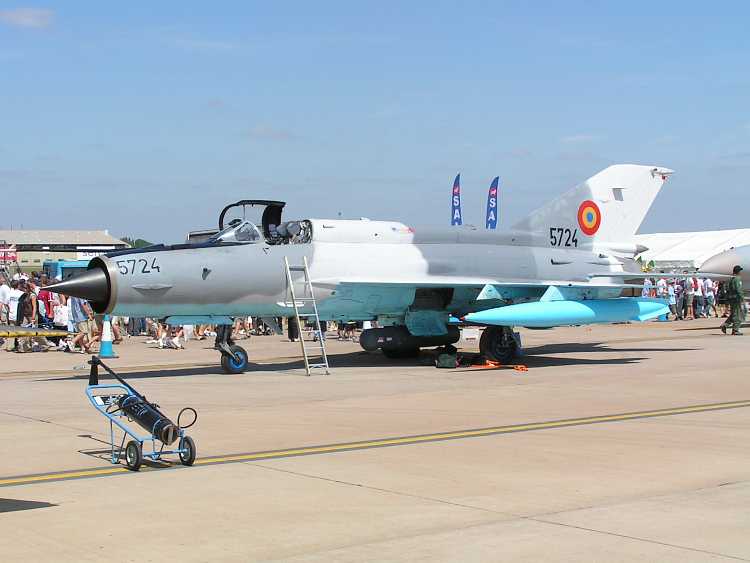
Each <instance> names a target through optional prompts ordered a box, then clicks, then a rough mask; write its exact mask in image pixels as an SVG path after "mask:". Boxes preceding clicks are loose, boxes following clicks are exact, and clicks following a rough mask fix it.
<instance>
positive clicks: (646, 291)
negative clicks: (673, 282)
mask: <svg viewBox="0 0 750 563" xmlns="http://www.w3.org/2000/svg"><path fill="white" fill-rule="evenodd" d="M653 287H654V284H653V282H652V281H651V278H645V279H644V280H643V289H642V290H641V297H651V290H652V289H653Z"/></svg>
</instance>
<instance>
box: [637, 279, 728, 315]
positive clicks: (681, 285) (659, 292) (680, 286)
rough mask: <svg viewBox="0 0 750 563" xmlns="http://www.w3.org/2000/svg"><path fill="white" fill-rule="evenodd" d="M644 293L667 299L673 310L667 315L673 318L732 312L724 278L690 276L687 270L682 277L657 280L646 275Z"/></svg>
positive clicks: (647, 295) (670, 308) (648, 295)
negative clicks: (713, 278)
mask: <svg viewBox="0 0 750 563" xmlns="http://www.w3.org/2000/svg"><path fill="white" fill-rule="evenodd" d="M641 295H642V296H643V297H658V298H661V299H666V300H667V303H668V304H669V310H670V315H668V319H669V320H673V321H687V320H693V319H698V318H704V317H705V318H708V317H711V316H713V317H716V318H719V317H727V316H728V315H729V305H728V302H727V299H726V290H725V282H723V281H721V282H719V281H716V280H712V279H710V278H706V277H698V276H690V275H689V274H688V272H687V271H685V272H683V275H682V276H680V277H675V278H663V277H660V278H658V279H657V280H656V283H654V282H653V281H652V280H651V279H650V278H646V279H645V280H644V282H643V291H642V293H641Z"/></svg>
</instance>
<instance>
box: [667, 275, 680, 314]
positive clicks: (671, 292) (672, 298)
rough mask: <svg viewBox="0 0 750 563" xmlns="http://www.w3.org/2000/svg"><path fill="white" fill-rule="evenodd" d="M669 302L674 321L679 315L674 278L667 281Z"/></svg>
mask: <svg viewBox="0 0 750 563" xmlns="http://www.w3.org/2000/svg"><path fill="white" fill-rule="evenodd" d="M666 298H667V303H668V305H669V312H670V313H672V315H674V318H673V319H672V320H673V321H676V320H677V319H678V318H679V317H678V316H677V299H676V297H675V293H674V280H669V282H668V283H667V297H666Z"/></svg>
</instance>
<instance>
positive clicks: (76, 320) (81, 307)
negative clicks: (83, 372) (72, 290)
mask: <svg viewBox="0 0 750 563" xmlns="http://www.w3.org/2000/svg"><path fill="white" fill-rule="evenodd" d="M68 303H69V304H70V319H71V321H72V322H73V325H74V326H75V329H76V333H77V334H76V336H75V337H74V338H73V340H72V341H71V343H70V351H71V352H75V347H76V346H80V347H81V350H82V352H83V353H85V354H91V347H92V346H93V344H94V338H95V337H94V330H95V329H94V312H93V311H92V310H91V306H90V305H89V304H88V302H87V301H86V300H85V299H81V298H80V297H71V298H70V299H69V300H68Z"/></svg>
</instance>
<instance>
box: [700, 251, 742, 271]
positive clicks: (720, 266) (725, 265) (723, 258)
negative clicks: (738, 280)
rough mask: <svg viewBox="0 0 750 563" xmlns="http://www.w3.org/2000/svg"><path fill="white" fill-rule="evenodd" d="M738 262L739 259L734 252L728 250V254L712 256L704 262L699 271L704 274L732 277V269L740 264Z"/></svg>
mask: <svg viewBox="0 0 750 563" xmlns="http://www.w3.org/2000/svg"><path fill="white" fill-rule="evenodd" d="M738 260H739V257H738V256H737V253H736V252H735V251H734V250H727V251H726V252H722V253H721V254H717V255H715V256H712V257H711V258H709V259H708V260H706V261H705V262H703V264H702V265H701V267H700V268H699V269H698V271H700V272H704V273H714V274H727V275H731V274H732V268H734V266H735V264H739V263H740V262H739V261H738Z"/></svg>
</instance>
